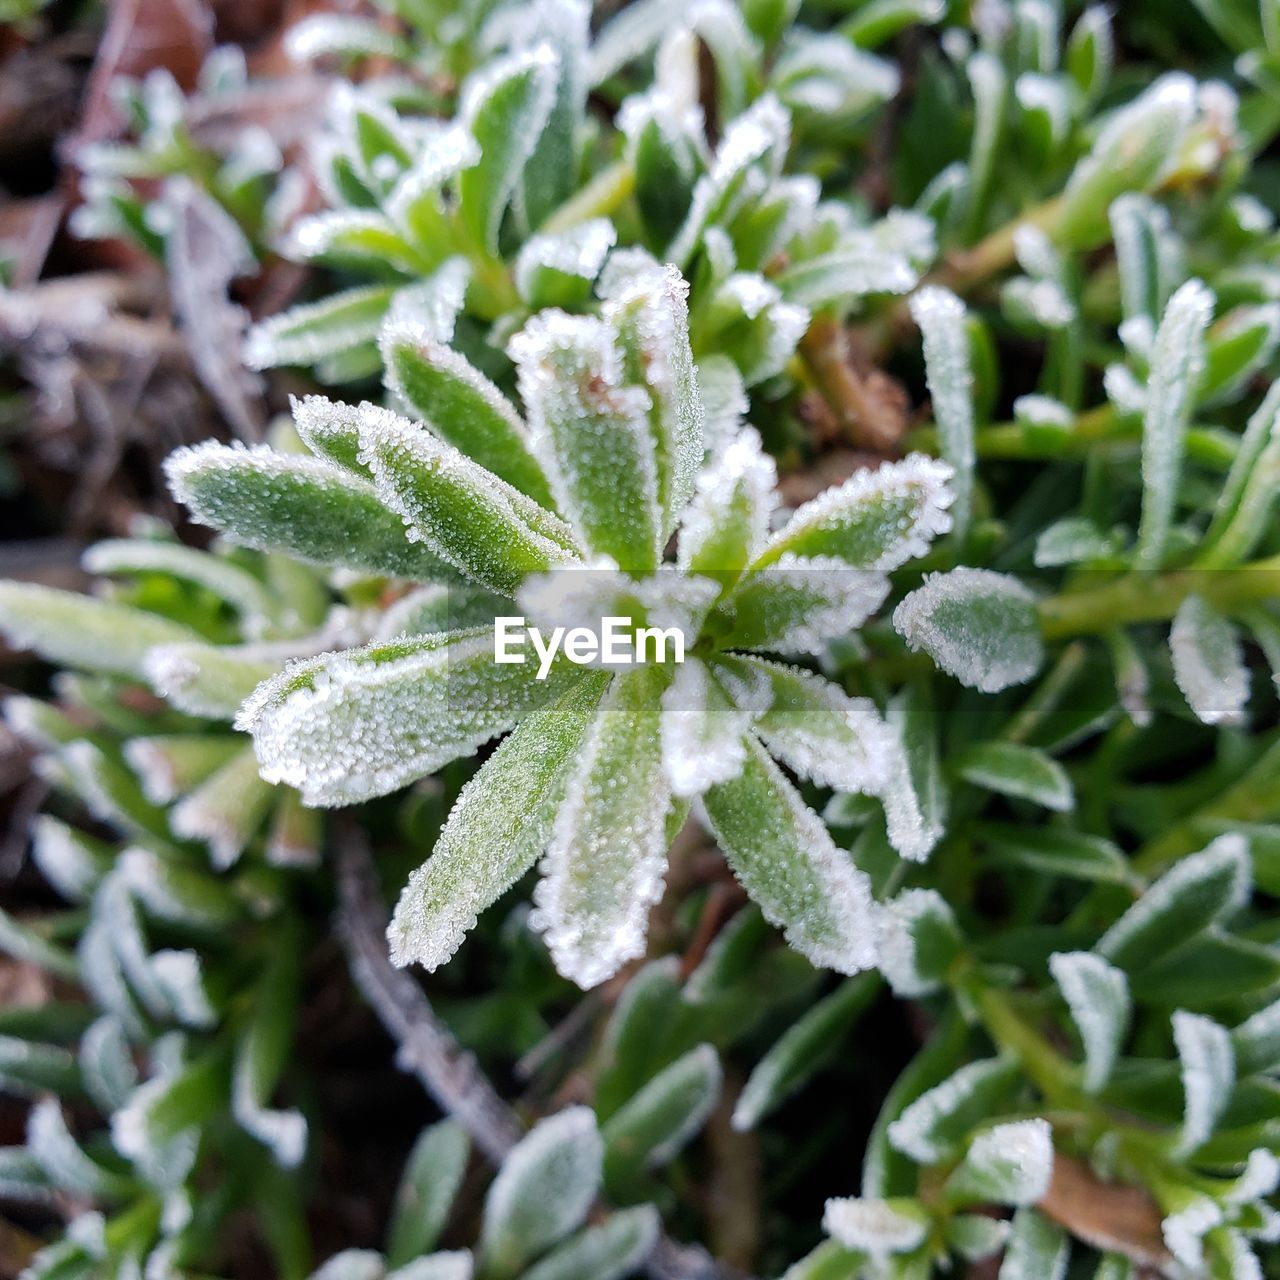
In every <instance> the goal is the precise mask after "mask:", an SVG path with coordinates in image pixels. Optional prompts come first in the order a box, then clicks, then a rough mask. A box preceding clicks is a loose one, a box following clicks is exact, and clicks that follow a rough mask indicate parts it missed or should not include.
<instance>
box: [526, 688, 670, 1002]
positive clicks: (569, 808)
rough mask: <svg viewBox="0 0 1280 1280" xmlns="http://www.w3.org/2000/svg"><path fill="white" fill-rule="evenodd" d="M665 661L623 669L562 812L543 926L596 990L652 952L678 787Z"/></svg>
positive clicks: (546, 868)
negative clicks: (670, 767) (667, 725)
mask: <svg viewBox="0 0 1280 1280" xmlns="http://www.w3.org/2000/svg"><path fill="white" fill-rule="evenodd" d="M662 683H663V673H662V669H661V668H660V667H657V666H647V667H641V668H639V669H637V670H634V671H630V672H627V673H625V674H623V675H619V676H615V677H614V678H613V682H612V685H611V687H610V688H609V690H608V692H607V693H606V695H605V698H604V701H603V702H602V703H601V705H600V708H599V710H598V712H597V714H596V718H595V721H594V723H593V724H592V726H591V728H590V729H589V730H588V731H587V736H586V739H585V741H584V742H583V745H582V748H581V753H580V756H579V759H578V761H577V763H576V766H575V768H574V771H573V772H572V774H571V775H570V777H569V780H568V783H567V788H566V792H565V797H564V801H563V803H562V804H561V806H560V809H559V812H558V813H557V814H556V818H555V822H554V825H553V827H552V832H551V839H550V843H549V845H548V848H547V856H546V860H545V862H544V864H543V868H542V879H541V880H540V881H539V883H538V887H537V889H536V890H535V892H534V902H535V904H536V910H535V912H534V915H533V917H532V918H531V922H530V923H531V924H532V925H533V927H534V928H536V929H538V930H540V931H541V932H542V933H543V934H544V935H545V937H546V942H547V946H548V948H549V949H550V951H551V957H552V959H553V961H554V962H555V965H556V968H557V970H559V972H560V973H561V974H563V975H564V976H565V977H567V978H571V979H572V980H573V981H575V982H577V983H578V985H579V986H581V987H582V988H584V989H586V988H589V987H594V986H596V985H597V984H598V983H600V982H603V981H604V980H605V979H606V978H608V977H611V976H612V975H613V974H614V973H616V972H617V970H618V968H619V967H620V966H621V965H622V964H624V963H625V962H626V961H627V960H631V959H634V958H635V957H636V956H638V955H641V954H642V953H643V951H644V938H645V930H646V927H647V924H648V916H649V909H650V907H652V906H653V904H654V903H655V902H656V901H657V900H658V898H659V897H661V895H662V877H663V873H664V871H665V869H666V848H667V832H666V818H667V809H668V807H669V805H670V801H671V791H670V788H669V786H668V784H667V780H666V776H665V774H664V772H663V768H662V748H661V730H660V706H661V703H660V697H661V689H662Z"/></svg>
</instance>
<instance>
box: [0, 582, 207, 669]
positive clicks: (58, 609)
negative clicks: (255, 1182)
mask: <svg viewBox="0 0 1280 1280" xmlns="http://www.w3.org/2000/svg"><path fill="white" fill-rule="evenodd" d="M0 633H2V634H3V635H4V636H5V638H6V639H7V640H8V641H9V643H10V644H12V645H13V646H14V647H15V648H19V649H34V650H35V651H36V652H37V653H38V654H39V655H40V656H41V657H42V658H44V659H45V661H47V662H53V663H57V664H58V665H59V666H65V667H73V668H75V669H77V670H80V671H102V672H109V673H111V674H115V675H122V676H132V677H134V678H135V679H136V678H139V677H140V676H141V675H142V671H143V660H144V658H145V657H146V654H147V651H148V650H149V649H150V648H151V647H152V646H153V645H158V644H173V643H177V642H182V641H188V640H197V639H199V637H198V636H197V635H196V634H195V632H193V631H191V630H190V629H189V628H187V627H184V626H183V625H182V624H181V623H178V622H173V621H171V620H170V619H168V618H162V617H159V616H158V615H157V614H154V613H147V612H146V611H145V610H142V609H135V608H133V607H131V606H130V605H124V604H116V603H115V602H114V601H110V600H95V599H93V598H92V597H90V596H82V595H78V594H77V593H75V592H73V591H58V590H55V589H54V588H52V587H42V586H37V585H36V584H35V583H31V582H0Z"/></svg>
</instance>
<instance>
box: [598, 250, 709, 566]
mask: <svg viewBox="0 0 1280 1280" xmlns="http://www.w3.org/2000/svg"><path fill="white" fill-rule="evenodd" d="M610 268H611V269H610V271H609V272H607V273H606V275H605V277H604V278H602V280H601V283H600V286H599V290H598V291H599V293H600V295H601V297H602V298H603V299H604V308H603V316H604V320H605V323H606V324H607V325H608V326H609V327H610V328H612V330H613V332H614V333H615V335H616V337H617V343H618V352H619V355H620V357H621V361H622V381H623V382H624V383H625V384H627V385H628V386H636V387H644V388H645V389H646V390H647V391H648V393H649V413H648V417H649V428H650V431H651V433H652V441H653V443H652V449H653V458H654V464H655V466H656V470H657V489H658V509H659V512H660V540H661V541H662V542H665V541H666V539H667V538H668V537H669V536H670V534H671V531H672V530H673V529H674V528H675V525H676V520H677V519H678V517H679V516H680V514H681V512H683V511H684V508H685V507H686V505H687V504H688V502H689V499H690V498H691V497H692V496H693V491H694V482H695V480H696V479H697V476H698V471H699V468H700V467H701V466H702V461H703V455H704V452H705V449H706V445H705V441H704V439H703V408H702V399H701V396H700V395H699V393H698V380H697V373H696V370H695V369H694V364H693V351H692V349H691V347H690V345H689V304H688V295H689V286H688V284H687V283H686V282H685V280H684V278H683V277H682V276H681V274H680V273H679V272H678V271H677V270H676V269H675V268H674V267H672V266H667V267H665V268H662V269H659V268H656V267H651V266H650V265H648V263H647V262H642V263H641V264H640V265H638V266H635V267H634V269H628V267H624V266H622V265H619V260H618V259H617V258H615V259H614V261H613V262H611V263H610Z"/></svg>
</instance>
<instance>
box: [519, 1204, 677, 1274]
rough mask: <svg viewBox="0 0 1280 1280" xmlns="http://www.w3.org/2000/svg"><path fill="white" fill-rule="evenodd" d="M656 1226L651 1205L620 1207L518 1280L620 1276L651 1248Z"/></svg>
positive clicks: (628, 1270) (655, 1235)
mask: <svg viewBox="0 0 1280 1280" xmlns="http://www.w3.org/2000/svg"><path fill="white" fill-rule="evenodd" d="M660 1229H661V1220H660V1219H659V1217H658V1212H657V1210H656V1209H655V1208H654V1207H653V1206H652V1205H648V1204H642V1205H637V1206H636V1207H635V1208H634V1209H621V1210H619V1211H618V1212H617V1213H611V1214H610V1215H609V1216H608V1217H607V1218H605V1219H604V1221H603V1222H601V1223H600V1224H599V1225H597V1226H594V1227H588V1228H587V1229H586V1230H585V1231H582V1232H580V1233H579V1234H578V1235H576V1236H574V1237H573V1239H572V1240H569V1241H566V1242H565V1243H564V1244H562V1245H561V1246H560V1247H559V1248H558V1249H556V1250H555V1252H554V1253H549V1254H547V1256H546V1257H545V1258H543V1259H542V1261H541V1262H538V1263H536V1264H535V1265H534V1266H532V1267H530V1268H529V1270H528V1271H526V1272H525V1273H524V1276H523V1278H522V1280H621V1278H622V1277H623V1276H629V1275H631V1274H632V1273H633V1272H634V1271H635V1270H636V1269H637V1268H638V1267H639V1266H640V1265H641V1263H643V1262H644V1260H645V1259H646V1258H647V1257H648V1256H649V1254H650V1253H651V1252H652V1251H653V1246H654V1244H655V1243H656V1242H657V1239H658V1234H659V1231H660Z"/></svg>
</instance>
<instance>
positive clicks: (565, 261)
mask: <svg viewBox="0 0 1280 1280" xmlns="http://www.w3.org/2000/svg"><path fill="white" fill-rule="evenodd" d="M617 239H618V233H617V231H616V230H615V229H614V226H613V223H612V222H610V221H609V220H608V219H607V218H593V219H591V220H590V221H588V222H584V223H582V224H581V225H580V226H577V227H574V228H573V230H572V231H561V232H555V233H545V234H543V235H535V236H530V237H529V239H528V240H526V241H525V242H524V244H523V245H522V246H521V248H520V252H519V254H518V255H517V256H516V262H515V270H514V276H515V285H516V292H517V293H519V295H520V297H521V299H523V301H524V302H525V303H526V305H527V306H528V307H529V309H530V310H531V311H541V310H542V309H543V308H544V307H566V308H578V307H581V306H582V305H583V304H584V303H585V302H586V301H587V300H588V299H589V298H590V296H591V286H592V284H593V283H594V282H595V278H596V276H598V275H599V274H600V268H601V267H602V266H604V260H605V257H606V256H607V255H608V253H609V250H610V249H612V248H613V246H614V244H615V243H616V242H617Z"/></svg>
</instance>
